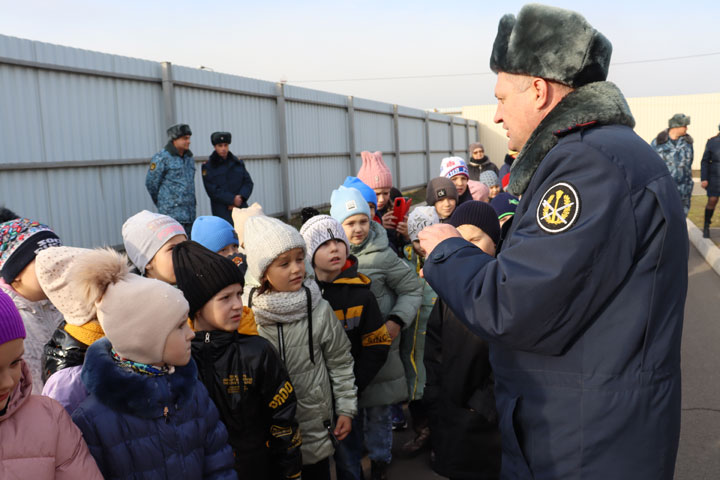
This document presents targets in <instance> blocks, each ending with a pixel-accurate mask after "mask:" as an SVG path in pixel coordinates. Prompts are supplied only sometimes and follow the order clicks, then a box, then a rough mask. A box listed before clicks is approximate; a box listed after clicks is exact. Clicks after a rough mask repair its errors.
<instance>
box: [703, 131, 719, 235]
mask: <svg viewBox="0 0 720 480" xmlns="http://www.w3.org/2000/svg"><path fill="white" fill-rule="evenodd" d="M718 129H720V125H718ZM700 186H701V187H702V188H704V189H705V190H706V191H707V197H708V201H707V204H706V205H705V223H704V224H703V237H705V238H710V220H711V219H712V216H713V212H715V207H716V206H717V202H718V196H720V133H719V134H717V135H715V136H714V137H712V138H711V139H709V140H708V141H707V145H705V153H703V157H702V163H700Z"/></svg>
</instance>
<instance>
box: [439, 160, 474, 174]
mask: <svg viewBox="0 0 720 480" xmlns="http://www.w3.org/2000/svg"><path fill="white" fill-rule="evenodd" d="M455 175H465V176H466V177H467V178H470V172H469V170H468V167H467V164H466V163H465V160H463V159H462V158H461V157H446V158H443V159H442V162H441V163H440V176H441V177H445V178H452V177H454V176H455Z"/></svg>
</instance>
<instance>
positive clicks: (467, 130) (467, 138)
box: [465, 119, 472, 161]
mask: <svg viewBox="0 0 720 480" xmlns="http://www.w3.org/2000/svg"><path fill="white" fill-rule="evenodd" d="M465 151H466V152H467V157H465V158H466V159H467V160H468V161H470V157H471V156H472V152H471V151H470V120H467V119H466V120H465Z"/></svg>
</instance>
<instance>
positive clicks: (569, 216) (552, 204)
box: [536, 182, 580, 234]
mask: <svg viewBox="0 0 720 480" xmlns="http://www.w3.org/2000/svg"><path fill="white" fill-rule="evenodd" d="M579 216H580V195H579V194H578V192H577V189H576V188H575V187H574V186H573V185H572V184H570V183H568V182H558V183H556V184H555V185H553V186H552V187H550V188H548V189H547V190H546V191H545V193H544V194H543V196H542V199H541V200H540V203H539V204H538V208H537V215H536V219H537V224H538V226H539V227H540V228H542V229H543V230H544V231H546V232H548V233H552V234H556V233H561V232H564V231H566V230H568V229H569V228H570V227H572V226H573V225H574V224H575V222H576V221H577V219H578V217H579Z"/></svg>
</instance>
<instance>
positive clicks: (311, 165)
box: [278, 156, 350, 211]
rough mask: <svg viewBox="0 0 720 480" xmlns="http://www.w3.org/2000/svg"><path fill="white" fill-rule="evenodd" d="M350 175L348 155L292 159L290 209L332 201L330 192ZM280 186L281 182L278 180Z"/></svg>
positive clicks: (295, 209) (294, 209)
mask: <svg viewBox="0 0 720 480" xmlns="http://www.w3.org/2000/svg"><path fill="white" fill-rule="evenodd" d="M348 175H350V159H349V158H348V157H347V156H336V157H312V158H292V159H290V178H291V179H292V184H293V189H292V191H291V195H290V209H291V210H292V211H297V210H299V209H301V208H303V207H309V206H313V205H324V204H328V203H330V194H331V193H332V191H333V190H334V189H336V188H337V187H338V186H339V185H342V183H343V181H344V180H345V177H347V176H348ZM278 186H279V182H278Z"/></svg>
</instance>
